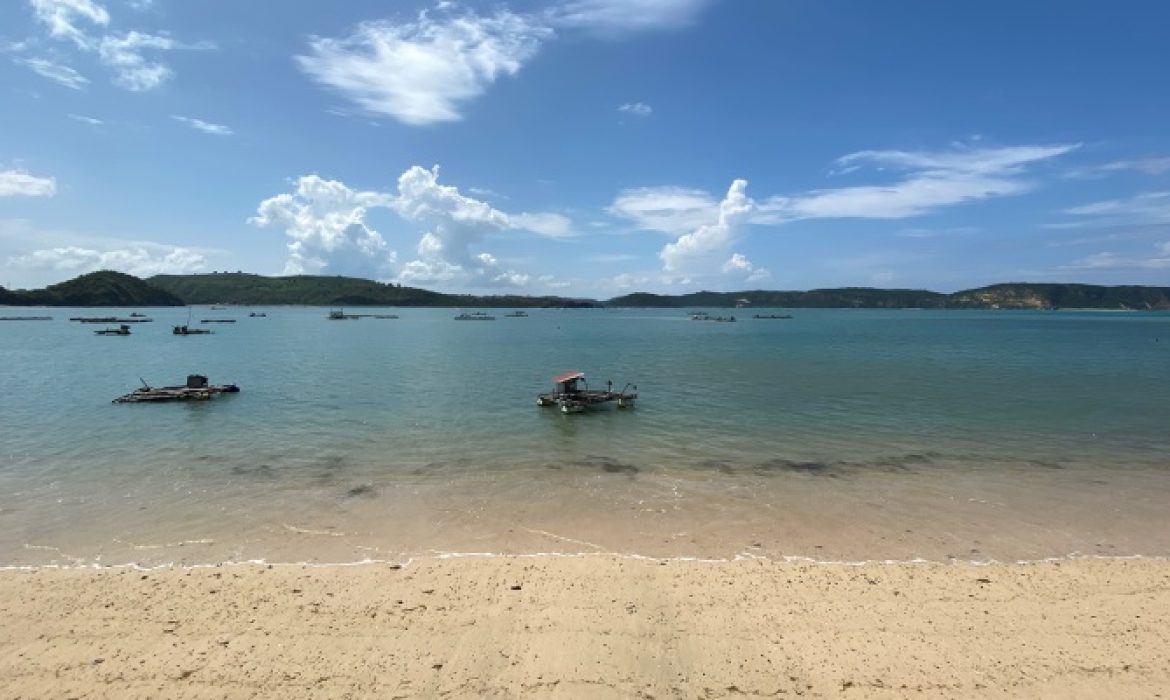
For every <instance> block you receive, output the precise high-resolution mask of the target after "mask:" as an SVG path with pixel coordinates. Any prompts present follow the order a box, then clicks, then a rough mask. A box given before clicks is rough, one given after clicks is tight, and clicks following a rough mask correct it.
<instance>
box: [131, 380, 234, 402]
mask: <svg viewBox="0 0 1170 700" xmlns="http://www.w3.org/2000/svg"><path fill="white" fill-rule="evenodd" d="M239 391H240V387H238V386H236V385H235V384H208V383H207V377H205V376H203V375H202V374H189V375H187V383H186V384H185V385H183V386H157V387H153V386H150V385H149V384H147V383H146V382H145V381H143V382H142V387H141V388H138V389H135V390H134V391H132V392H130V393H129V394H124V395H122V396H119V397H118V398H116V399H114V400H113V403H150V402H159V401H206V400H208V399H210V398H211V397H212V396H215V395H216V394H236V393H239Z"/></svg>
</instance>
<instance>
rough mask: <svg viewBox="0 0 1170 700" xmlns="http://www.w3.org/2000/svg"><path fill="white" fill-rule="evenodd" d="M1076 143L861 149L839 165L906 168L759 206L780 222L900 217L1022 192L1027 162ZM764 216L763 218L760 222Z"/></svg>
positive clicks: (1066, 149)
mask: <svg viewBox="0 0 1170 700" xmlns="http://www.w3.org/2000/svg"><path fill="white" fill-rule="evenodd" d="M1078 147H1079V146H1078V145H1075V144H1074V145H1057V146H1010V147H1005V148H981V149H970V148H957V149H953V150H950V151H860V152H858V153H852V154H849V155H847V156H844V157H842V158H839V159H838V160H837V165H839V166H843V167H856V166H865V165H877V166H879V167H883V168H892V169H894V170H900V171H907V172H908V174H907V175H906V176H904V177H903V178H902V179H901V180H899V181H897V182H894V183H891V184H888V185H866V186H858V187H843V188H838V189H830V190H817V191H813V192H809V193H806V194H803V195H798V196H795V197H773V198H771V199H769V200H767V201H766V202H765V203H763V204H762V205H761V211H763V212H764V213H765V214H771V215H772V216H774V217H775V219H776V220H777V222H778V221H781V220H785V219H788V220H792V219H824V218H865V219H904V218H909V217H913V216H919V215H922V214H925V213H927V212H929V211H931V210H933V209H937V208H939V207H945V206H951V205H955V204H961V203H964V202H970V201H976V200H981V199H989V198H992V197H1004V196H1009V195H1016V194H1022V193H1024V192H1027V191H1029V190H1031V189H1032V188H1033V187H1034V185H1033V183H1031V182H1029V181H1028V180H1026V179H1024V178H1023V177H1022V175H1023V174H1024V169H1025V167H1026V166H1028V165H1031V164H1034V163H1038V162H1041V161H1044V160H1048V159H1051V158H1055V157H1057V156H1060V155H1063V154H1065V153H1068V152H1070V151H1072V150H1075V149H1076V148H1078ZM762 222H763V221H761V223H762Z"/></svg>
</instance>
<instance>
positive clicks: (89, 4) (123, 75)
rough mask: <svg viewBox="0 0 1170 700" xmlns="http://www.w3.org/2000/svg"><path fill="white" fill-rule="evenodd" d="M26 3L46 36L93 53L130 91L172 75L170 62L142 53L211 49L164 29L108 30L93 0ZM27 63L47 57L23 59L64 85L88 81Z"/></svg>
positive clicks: (103, 13)
mask: <svg viewBox="0 0 1170 700" xmlns="http://www.w3.org/2000/svg"><path fill="white" fill-rule="evenodd" d="M29 4H30V6H31V7H32V10H33V14H34V16H35V17H36V19H37V21H38V22H39V23H40V24H42V25H44V27H45V28H46V29H47V30H48V33H49V36H50V37H51V38H54V39H58V40H61V41H65V42H68V43H70V44H72V45H73V46H74V47H75V49H77V50H78V51H81V52H84V53H92V54H96V55H97V57H98V60H99V61H101V63H102V64H103V65H105V66H107V67H109V68H111V69H112V70H113V71H114V82H115V83H116V84H118V85H120V86H122V87H124V88H126V89H127V90H131V91H135V92H144V91H147V90H153V89H155V88H157V87H159V86H160V85H162V84H163V83H165V82H166V81H167V80H169V79H170V78H171V77H172V76H173V75H174V71H173V70H171V68H170V66H168V65H167V64H166V63H164V62H163V61H161V60H158V59H157V58H148V56H147V52H161V51H177V50H207V49H213V48H215V45H214V44H213V43H211V42H207V41H201V42H195V43H183V42H180V41H176V40H175V39H173V38H171V37H170V35H168V34H167V33H165V32H163V33H158V34H149V33H145V32H139V31H135V30H130V31H127V32H122V33H120V34H115V33H109V32H107V28H108V26H109V25H110V13H109V12H108V11H107V10H106V9H105V7H103V6H102V5H101V4H99V3H97V2H94V0H29ZM22 45H23V44H22ZM32 61H41V62H42V64H48V62H47V61H44V59H27V60H26V61H25V62H26V64H27V65H29V67H31V68H33V70H36V71H37V72H38V73H40V74H41V75H44V76H45V77H47V78H50V79H52V80H56V81H58V82H60V83H62V84H63V85H67V86H69V87H72V88H74V89H76V88H78V87H80V86H81V84H83V83H84V82H88V81H86V80H85V79H84V78H81V77H80V76H79V75H78V74H77V73H76V71H73V69H71V68H68V67H65V66H59V65H53V64H49V65H41V67H40V68H38V67H37V65H34V64H33V63H31V62H32ZM79 78H80V80H79Z"/></svg>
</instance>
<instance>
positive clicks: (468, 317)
mask: <svg viewBox="0 0 1170 700" xmlns="http://www.w3.org/2000/svg"><path fill="white" fill-rule="evenodd" d="M455 320H456V321H494V320H496V317H495V316H488V315H487V314H486V313H484V312H483V311H472V312H471V313H462V314H459V315H458V316H456V317H455Z"/></svg>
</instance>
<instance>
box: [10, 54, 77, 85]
mask: <svg viewBox="0 0 1170 700" xmlns="http://www.w3.org/2000/svg"><path fill="white" fill-rule="evenodd" d="M13 60H15V61H16V62H17V63H19V64H21V65H23V66H27V67H28V68H30V69H31V70H32V71H33V72H34V73H36V74H37V75H39V76H41V77H44V78H48V79H49V80H52V81H54V82H56V83H59V84H61V85H64V86H65V87H67V88H71V89H73V90H80V89H81V88H83V87H85V86H86V84H87V83H89V78H87V77H85V76H84V75H82V74H81V73H78V72H77V71H76V70H74V69H73V68H70V67H69V66H66V65H63V64H60V63H53V62H52V61H49V60H46V59H43V58H16V59H13Z"/></svg>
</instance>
